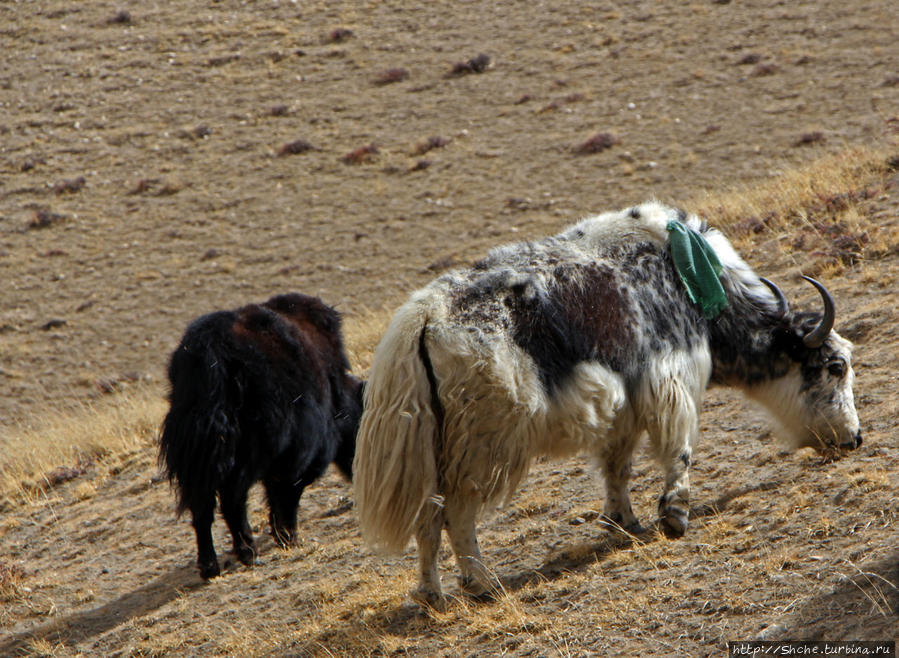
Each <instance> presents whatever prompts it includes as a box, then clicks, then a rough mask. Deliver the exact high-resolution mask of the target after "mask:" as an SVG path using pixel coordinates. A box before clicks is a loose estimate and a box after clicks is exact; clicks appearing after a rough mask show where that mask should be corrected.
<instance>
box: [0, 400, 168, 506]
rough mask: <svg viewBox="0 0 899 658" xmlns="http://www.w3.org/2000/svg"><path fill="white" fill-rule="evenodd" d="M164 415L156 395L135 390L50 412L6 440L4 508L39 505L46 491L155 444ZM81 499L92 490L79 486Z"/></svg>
mask: <svg viewBox="0 0 899 658" xmlns="http://www.w3.org/2000/svg"><path fill="white" fill-rule="evenodd" d="M163 413H164V401H163V400H162V398H161V396H160V395H159V393H158V391H151V390H148V389H136V390H132V391H129V392H127V393H124V394H122V395H119V396H117V397H116V398H114V399H113V400H108V399H107V400H104V401H103V402H102V403H100V404H98V405H97V406H84V407H83V408H82V410H81V411H80V412H75V413H72V412H62V411H57V410H55V409H48V410H46V411H45V413H44V414H43V415H42V417H41V419H40V422H39V423H38V424H36V425H35V426H34V427H30V428H18V429H16V428H14V429H12V430H11V431H9V432H8V433H7V435H6V436H5V437H3V448H4V450H3V453H4V457H3V463H2V468H0V506H9V505H11V504H15V503H32V502H35V501H36V500H37V499H38V498H40V496H41V495H42V493H43V492H45V491H46V490H48V489H50V488H52V487H54V486H56V485H58V484H61V483H63V482H67V481H69V480H73V479H75V478H78V477H80V476H82V475H84V474H85V473H86V472H88V470H90V469H92V468H95V467H96V466H97V465H98V464H99V463H100V462H102V463H103V464H104V465H105V466H106V467H107V468H108V467H109V466H110V465H111V464H112V463H114V462H115V460H116V459H118V458H120V457H121V456H123V455H126V454H129V453H132V452H134V451H136V450H146V449H148V448H149V446H150V445H151V444H152V442H153V439H154V437H155V434H156V430H157V428H158V427H159V423H160V421H161V420H162V416H163ZM79 487H80V491H81V492H82V493H81V495H82V497H88V496H89V495H90V493H89V492H90V490H91V486H90V485H88V484H85V483H83V484H81V485H79Z"/></svg>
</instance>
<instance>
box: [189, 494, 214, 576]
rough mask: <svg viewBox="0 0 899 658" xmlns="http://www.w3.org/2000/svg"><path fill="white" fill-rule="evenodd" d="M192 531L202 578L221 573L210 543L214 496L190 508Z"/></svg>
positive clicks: (212, 545)
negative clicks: (194, 534)
mask: <svg viewBox="0 0 899 658" xmlns="http://www.w3.org/2000/svg"><path fill="white" fill-rule="evenodd" d="M190 512H191V516H192V517H193V526H194V532H195V533H196V535H197V566H198V567H199V568H200V576H201V577H203V579H206V580H208V579H209V578H215V577H216V576H218V575H219V574H220V573H221V569H220V568H219V562H218V558H217V557H216V555H215V545H214V544H213V543H212V518H213V515H214V513H215V498H214V497H210V500H208V501H207V502H204V503H203V504H202V505H197V506H196V507H193V508H191V510H190Z"/></svg>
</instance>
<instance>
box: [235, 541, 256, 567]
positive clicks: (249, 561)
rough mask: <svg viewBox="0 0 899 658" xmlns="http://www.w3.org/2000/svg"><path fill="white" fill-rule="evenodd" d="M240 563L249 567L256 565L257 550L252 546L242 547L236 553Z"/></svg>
mask: <svg viewBox="0 0 899 658" xmlns="http://www.w3.org/2000/svg"><path fill="white" fill-rule="evenodd" d="M234 553H235V555H237V559H238V560H240V563H241V564H243V565H246V566H248V567H252V566H253V565H254V564H256V550H255V549H254V548H253V547H252V546H241V547H240V548H238V549H236V550H235V551H234Z"/></svg>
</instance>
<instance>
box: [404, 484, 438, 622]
mask: <svg viewBox="0 0 899 658" xmlns="http://www.w3.org/2000/svg"><path fill="white" fill-rule="evenodd" d="M443 524H444V518H443V508H442V507H440V506H439V505H435V504H434V503H432V502H428V503H426V504H425V506H424V507H423V508H422V511H421V513H420V514H419V519H418V528H416V531H415V541H416V543H417V544H418V575H419V583H418V588H417V589H415V590H414V591H413V592H412V594H411V596H412V599H413V600H414V601H417V602H419V603H422V604H424V605H427V606H430V607H432V608H435V609H438V610H439V609H442V608H443V607H444V606H445V604H446V599H445V598H444V596H443V592H442V591H441V589H440V575H439V574H438V573H437V554H438V552H439V551H440V539H441V533H442V532H443Z"/></svg>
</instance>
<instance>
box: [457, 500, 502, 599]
mask: <svg viewBox="0 0 899 658" xmlns="http://www.w3.org/2000/svg"><path fill="white" fill-rule="evenodd" d="M477 510H478V505H477V503H476V501H475V500H474V499H473V498H470V497H469V498H467V499H466V497H462V499H461V500H460V499H459V498H456V497H453V498H450V497H447V499H446V509H445V514H446V530H447V533H448V534H449V538H450V543H451V544H452V547H453V552H454V553H455V554H456V562H457V563H458V565H459V571H460V572H461V575H460V578H459V586H460V587H461V588H462V591H463V592H465V593H466V594H468V595H469V596H472V597H475V598H489V597H491V596H494V595H496V594H497V593H498V592H499V591H500V590H501V589H502V586H501V585H500V583H499V581H498V580H497V579H496V578H495V577H494V576H493V574H491V573H490V571H489V570H488V569H487V567H486V566H485V565H484V562H483V560H482V559H481V549H480V548H479V547H478V537H477V533H476V532H475V520H476V517H477Z"/></svg>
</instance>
